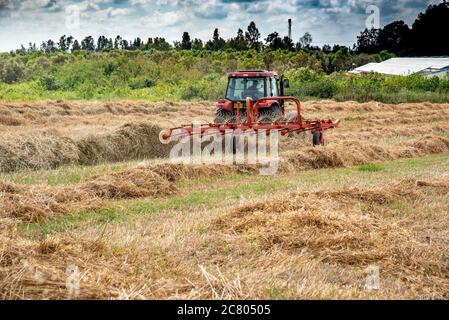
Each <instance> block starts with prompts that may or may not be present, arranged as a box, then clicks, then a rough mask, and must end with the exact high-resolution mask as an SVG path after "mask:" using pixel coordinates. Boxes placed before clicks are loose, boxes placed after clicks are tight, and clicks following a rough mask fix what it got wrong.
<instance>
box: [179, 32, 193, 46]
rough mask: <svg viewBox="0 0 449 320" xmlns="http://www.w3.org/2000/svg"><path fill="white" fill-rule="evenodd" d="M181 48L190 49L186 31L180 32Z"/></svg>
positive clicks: (190, 42)
mask: <svg viewBox="0 0 449 320" xmlns="http://www.w3.org/2000/svg"><path fill="white" fill-rule="evenodd" d="M181 50H192V41H191V40H190V35H189V33H188V32H184V33H183V34H182V40H181Z"/></svg>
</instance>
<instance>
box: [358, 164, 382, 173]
mask: <svg viewBox="0 0 449 320" xmlns="http://www.w3.org/2000/svg"><path fill="white" fill-rule="evenodd" d="M357 169H358V170H359V171H367V172H378V171H382V170H384V167H383V166H382V165H380V164H378V163H364V164H361V165H359V166H357Z"/></svg>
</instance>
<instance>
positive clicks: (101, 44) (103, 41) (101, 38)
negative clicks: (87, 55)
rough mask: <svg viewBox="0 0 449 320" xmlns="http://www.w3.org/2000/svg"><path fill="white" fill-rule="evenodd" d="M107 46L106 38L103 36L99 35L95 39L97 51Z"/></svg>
mask: <svg viewBox="0 0 449 320" xmlns="http://www.w3.org/2000/svg"><path fill="white" fill-rule="evenodd" d="M107 46H108V39H107V38H106V37H105V36H99V37H98V40H97V51H103V50H105V49H106V48H107Z"/></svg>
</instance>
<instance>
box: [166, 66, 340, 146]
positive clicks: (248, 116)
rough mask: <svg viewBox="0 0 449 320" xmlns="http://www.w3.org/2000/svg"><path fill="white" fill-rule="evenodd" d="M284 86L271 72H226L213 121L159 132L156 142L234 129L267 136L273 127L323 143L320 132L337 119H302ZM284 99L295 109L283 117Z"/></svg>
mask: <svg viewBox="0 0 449 320" xmlns="http://www.w3.org/2000/svg"><path fill="white" fill-rule="evenodd" d="M288 87H289V82H288V79H284V76H281V77H280V78H278V76H277V73H276V72H273V71H265V70H248V71H245V70H244V71H236V72H230V73H228V87H227V89H226V96H225V98H224V99H221V100H218V102H217V105H216V107H217V110H216V114H215V119H214V123H204V124H201V125H200V126H199V127H195V126H194V125H193V124H189V125H183V126H180V127H176V128H171V129H169V130H167V131H161V133H160V135H159V138H160V141H161V142H162V143H168V142H170V140H171V139H172V138H175V139H176V138H179V137H182V136H185V135H190V136H194V135H197V136H201V137H202V136H206V135H210V134H217V133H218V134H221V135H226V134H229V132H231V133H232V132H234V131H235V130H240V131H245V130H253V131H255V132H259V131H261V130H262V131H263V132H264V133H265V134H267V135H269V134H270V132H273V130H274V131H277V132H279V133H280V134H281V135H284V136H285V135H289V136H291V135H293V134H295V133H298V134H299V133H303V132H306V131H310V132H311V133H312V144H313V145H314V146H316V145H323V144H324V135H323V132H324V131H325V130H328V129H332V128H335V127H337V126H338V125H339V123H340V120H338V119H337V120H331V119H325V120H319V119H314V120H311V119H304V118H303V117H302V116H301V103H300V102H299V100H298V99H297V98H295V97H291V96H285V95H284V89H285V88H288ZM285 102H290V103H293V104H294V105H295V107H296V111H294V112H291V113H289V114H288V115H287V116H285V108H284V104H285ZM211 132H212V133H211Z"/></svg>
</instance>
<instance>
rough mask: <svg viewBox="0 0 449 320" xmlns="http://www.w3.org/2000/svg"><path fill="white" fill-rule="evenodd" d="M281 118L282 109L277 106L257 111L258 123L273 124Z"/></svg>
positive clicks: (282, 115)
mask: <svg viewBox="0 0 449 320" xmlns="http://www.w3.org/2000/svg"><path fill="white" fill-rule="evenodd" d="M283 118H284V114H283V113H282V109H281V107H280V106H279V105H277V104H275V105H272V106H270V107H269V108H263V109H260V110H259V122H269V123H273V122H276V121H280V120H282V119H283Z"/></svg>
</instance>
